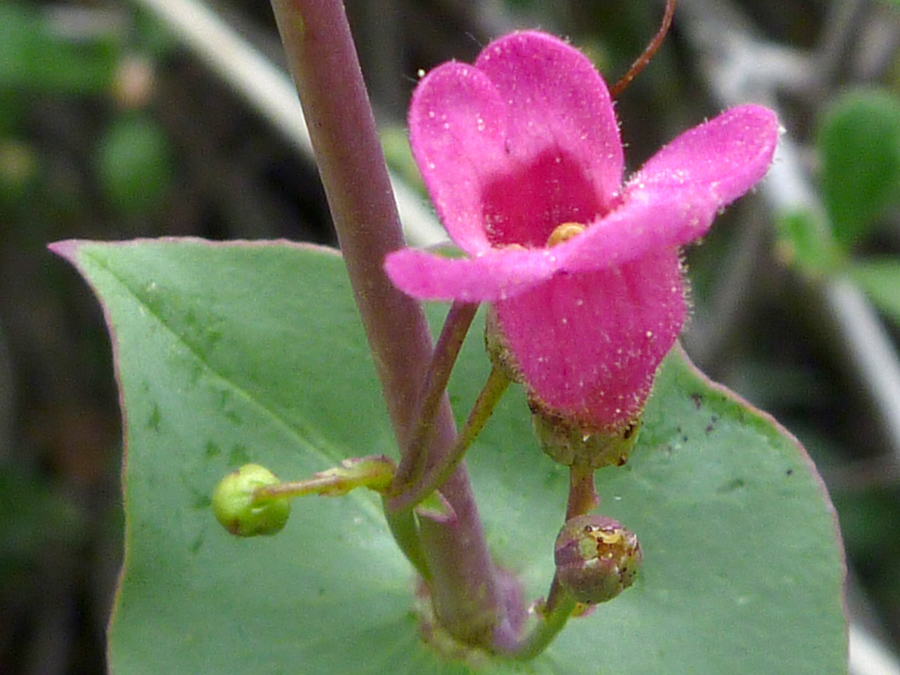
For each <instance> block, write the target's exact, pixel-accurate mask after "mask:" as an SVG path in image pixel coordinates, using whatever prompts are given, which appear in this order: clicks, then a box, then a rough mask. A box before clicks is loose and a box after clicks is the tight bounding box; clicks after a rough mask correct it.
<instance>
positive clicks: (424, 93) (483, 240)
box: [409, 63, 508, 255]
mask: <svg viewBox="0 0 900 675" xmlns="http://www.w3.org/2000/svg"><path fill="white" fill-rule="evenodd" d="M506 116H507V110H506V106H505V105H504V104H503V102H502V101H501V100H500V97H499V95H498V94H497V91H496V89H495V88H494V85H493V84H492V83H491V81H490V80H489V79H488V77H487V76H486V75H485V74H484V73H482V72H480V71H479V70H478V69H476V68H474V67H472V66H469V65H465V64H461V63H445V64H444V65H441V66H438V67H437V68H435V69H434V70H432V71H431V72H430V73H429V74H428V75H426V76H425V77H424V78H423V79H422V81H421V82H420V83H419V86H418V87H417V88H416V91H415V93H414V94H413V100H412V104H411V106H410V111H409V141H410V147H411V148H412V153H413V157H414V158H415V160H416V164H417V165H418V167H419V170H420V171H421V172H422V178H423V179H424V181H425V187H426V188H427V189H428V194H429V195H430V196H431V199H432V201H433V202H434V207H435V210H436V211H437V214H438V217H439V218H440V219H441V222H442V223H443V225H444V227H445V228H447V232H448V233H449V234H450V237H451V238H452V239H453V241H455V242H456V243H457V245H459V247H460V248H462V249H463V250H464V251H466V252H467V253H470V254H473V255H474V254H477V253H479V252H482V251H485V250H488V249H489V248H490V243H489V242H488V240H487V237H486V234H485V228H484V205H483V199H482V192H483V191H484V189H485V184H486V183H487V182H489V181H490V180H492V178H493V176H495V175H497V174H498V173H502V171H503V170H504V169H505V168H506V167H507V166H508V160H507V157H506V152H505V150H504V137H505V135H504V130H505V126H506Z"/></svg>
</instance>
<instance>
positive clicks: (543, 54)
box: [475, 32, 624, 222]
mask: <svg viewBox="0 0 900 675" xmlns="http://www.w3.org/2000/svg"><path fill="white" fill-rule="evenodd" d="M475 66H476V67H477V68H478V69H479V70H481V71H483V72H484V73H485V74H487V76H488V77H489V78H490V79H491V81H492V82H493V83H494V86H496V88H497V91H498V93H499V96H500V98H501V100H502V101H503V102H504V104H505V105H507V106H508V107H509V118H508V120H507V129H506V134H507V139H508V148H507V151H508V153H509V155H510V158H511V159H513V160H519V161H522V162H532V161H534V159H535V158H536V157H537V156H539V155H540V154H541V153H543V152H545V151H547V150H548V149H555V150H557V151H558V153H559V154H561V155H563V156H570V157H572V158H574V160H575V161H576V162H577V164H578V165H579V166H580V168H581V170H582V171H583V172H584V174H585V176H586V177H587V178H588V180H589V181H590V183H591V186H592V191H593V193H594V194H595V195H597V196H598V197H599V199H601V200H602V201H603V203H601V205H600V207H601V209H603V210H606V209H608V207H609V203H610V201H611V200H612V198H613V195H614V194H616V193H617V192H618V190H619V187H620V185H621V183H622V172H623V166H624V160H623V156H622V143H621V140H620V138H619V127H618V124H617V122H616V116H615V112H614V111H613V107H612V101H611V99H610V96H609V90H608V89H607V87H606V83H605V82H604V81H603V78H602V77H601V76H600V74H599V73H598V72H597V70H596V69H595V68H594V66H593V65H592V64H591V62H590V61H589V60H588V59H587V57H585V56H584V55H583V54H582V53H581V52H579V51H578V50H576V49H574V48H573V47H570V46H569V45H567V44H565V43H564V42H562V41H561V40H559V39H557V38H555V37H552V36H550V35H546V34H544V33H537V32H522V33H513V34H511V35H508V36H506V37H503V38H500V39H498V40H496V41H494V42H492V43H491V44H489V45H488V46H487V47H486V48H485V49H484V51H482V52H481V55H480V56H479V57H478V60H477V61H476V62H475ZM585 220H586V219H585ZM585 220H582V222H585Z"/></svg>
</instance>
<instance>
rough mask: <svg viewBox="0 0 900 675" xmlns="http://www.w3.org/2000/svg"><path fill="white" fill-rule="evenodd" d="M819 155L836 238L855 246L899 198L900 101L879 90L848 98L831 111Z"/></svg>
mask: <svg viewBox="0 0 900 675" xmlns="http://www.w3.org/2000/svg"><path fill="white" fill-rule="evenodd" d="M818 151H819V154H820V157H821V162H822V170H821V182H822V193H823V198H824V201H825V206H826V208H827V210H828V213H829V215H830V217H831V220H832V223H833V225H834V234H835V237H836V239H837V240H838V241H839V242H841V243H842V244H845V245H849V244H853V243H855V242H857V241H859V240H861V239H862V238H864V237H865V236H866V235H867V234H868V233H869V232H870V231H871V230H872V227H873V225H874V224H875V219H876V218H877V217H878V216H879V215H880V214H881V213H882V211H883V210H884V209H885V208H886V207H887V206H889V205H890V204H892V203H895V202H896V201H897V199H898V197H900V99H898V98H897V97H896V96H894V95H892V94H890V93H888V92H886V91H882V90H874V89H873V90H859V91H853V92H849V93H847V94H845V95H843V96H842V97H840V98H839V99H838V100H836V101H835V102H834V103H832V104H831V105H830V106H829V107H828V109H827V112H826V114H825V117H824V119H823V121H822V125H821V128H820V130H819V138H818Z"/></svg>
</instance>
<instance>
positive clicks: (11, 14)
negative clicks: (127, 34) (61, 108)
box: [0, 1, 119, 106]
mask: <svg viewBox="0 0 900 675" xmlns="http://www.w3.org/2000/svg"><path fill="white" fill-rule="evenodd" d="M118 51H119V49H118V45H117V43H116V40H115V39H114V38H113V37H112V36H109V37H100V38H96V39H92V40H88V41H83V42H74V41H69V40H67V39H65V38H63V37H61V36H60V35H59V34H57V33H56V32H54V31H53V30H52V29H51V26H50V25H49V23H48V22H47V21H46V20H45V19H44V16H43V15H42V14H41V12H40V11H39V10H38V9H37V8H36V7H34V6H32V5H26V4H24V3H14V2H2V1H0V92H4V95H3V96H0V106H2V105H4V104H3V99H4V98H5V96H6V95H7V94H8V92H10V91H15V92H22V91H26V92H34V91H39V92H49V93H74V94H84V93H95V92H100V91H105V90H107V89H108V88H109V87H110V86H111V84H112V81H113V77H114V74H115V69H116V65H117V62H118Z"/></svg>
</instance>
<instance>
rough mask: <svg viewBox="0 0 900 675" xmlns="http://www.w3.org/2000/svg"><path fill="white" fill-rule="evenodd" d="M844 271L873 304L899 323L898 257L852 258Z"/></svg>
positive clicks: (899, 260)
mask: <svg viewBox="0 0 900 675" xmlns="http://www.w3.org/2000/svg"><path fill="white" fill-rule="evenodd" d="M846 271H847V274H848V275H849V276H850V278H851V279H853V281H855V282H856V283H857V284H858V285H859V287H860V288H862V289H863V291H865V293H866V295H867V296H868V297H869V299H870V300H871V301H872V302H873V303H874V304H875V306H876V307H878V309H880V310H881V311H882V312H884V314H885V315H887V316H888V317H890V318H891V320H893V321H894V322H896V323H897V325H900V259H898V258H877V259H868V260H854V261H853V262H852V263H851V264H850V265H849V266H848V267H847V270H846Z"/></svg>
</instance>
